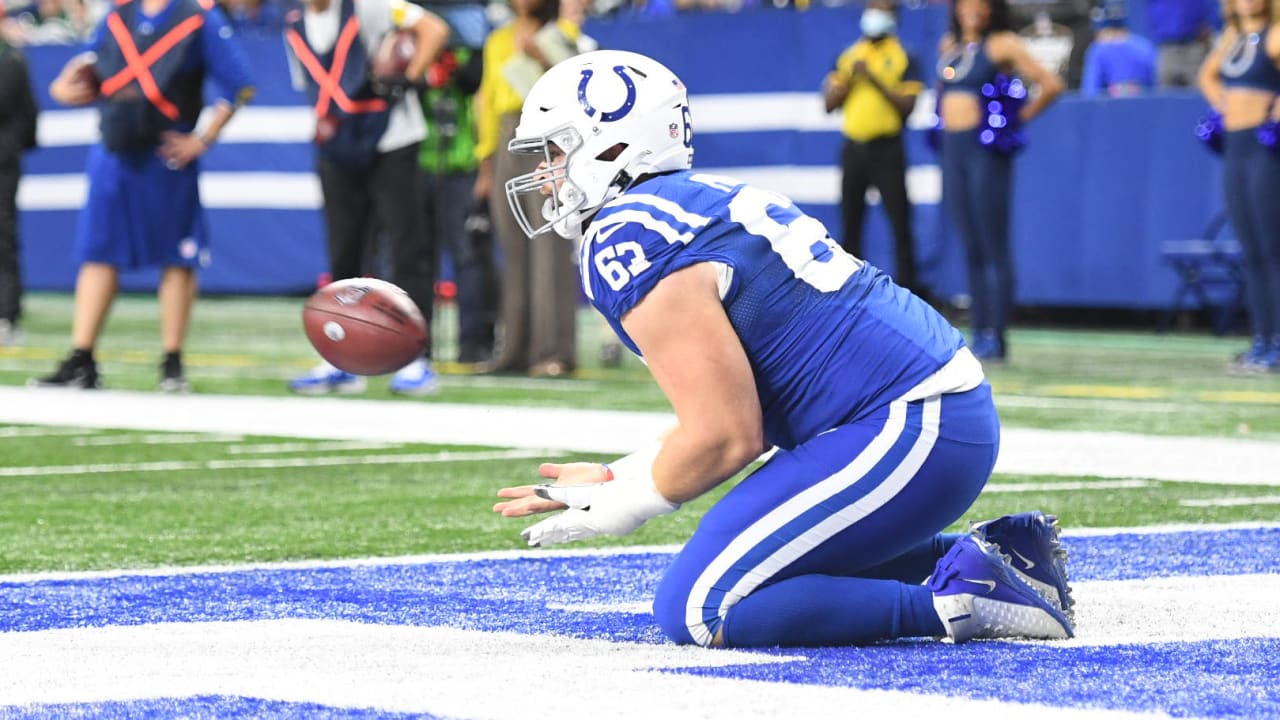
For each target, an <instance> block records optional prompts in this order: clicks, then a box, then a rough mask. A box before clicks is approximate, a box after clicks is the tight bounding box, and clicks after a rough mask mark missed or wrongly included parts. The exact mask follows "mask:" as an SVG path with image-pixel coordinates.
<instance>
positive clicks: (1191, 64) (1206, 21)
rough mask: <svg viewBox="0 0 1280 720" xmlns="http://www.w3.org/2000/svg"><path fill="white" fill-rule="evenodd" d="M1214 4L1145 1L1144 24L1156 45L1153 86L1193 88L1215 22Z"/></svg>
mask: <svg viewBox="0 0 1280 720" xmlns="http://www.w3.org/2000/svg"><path fill="white" fill-rule="evenodd" d="M1217 14H1218V10H1217V2H1215V0H1147V24H1148V26H1149V27H1150V32H1151V40H1152V42H1154V43H1155V44H1156V82H1157V83H1158V84H1159V86H1160V87H1162V88H1169V87H1192V86H1193V85H1195V84H1196V76H1197V73H1199V71H1200V65H1201V64H1202V63H1203V62H1204V59H1205V56H1207V55H1208V54H1209V39H1210V37H1211V36H1212V33H1213V23H1214V22H1215V20H1216V19H1217Z"/></svg>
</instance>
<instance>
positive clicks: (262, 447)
mask: <svg viewBox="0 0 1280 720" xmlns="http://www.w3.org/2000/svg"><path fill="white" fill-rule="evenodd" d="M398 447H401V444H400V443H387V442H375V441H372V440H336V441H334V442H309V443H308V442H293V443H258V444H256V445H228V446H227V454H228V455H270V454H273V453H295V452H334V451H337V450H384V449H387V448H398Z"/></svg>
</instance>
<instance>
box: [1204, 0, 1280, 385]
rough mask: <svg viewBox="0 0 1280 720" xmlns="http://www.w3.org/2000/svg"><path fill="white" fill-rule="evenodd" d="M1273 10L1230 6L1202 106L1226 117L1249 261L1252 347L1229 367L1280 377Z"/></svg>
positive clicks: (1228, 185) (1228, 169) (1279, 170)
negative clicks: (1264, 139) (1207, 105)
mask: <svg viewBox="0 0 1280 720" xmlns="http://www.w3.org/2000/svg"><path fill="white" fill-rule="evenodd" d="M1273 7H1274V6H1273V5H1272V4H1271V2H1270V0H1230V2H1229V4H1228V5H1227V18H1226V21H1227V22H1226V28H1225V31H1224V32H1223V34H1222V39H1221V41H1220V42H1219V43H1218V46H1217V47H1216V48H1214V50H1213V52H1212V53H1211V54H1210V55H1209V58H1208V60H1207V61H1206V62H1205V64H1204V68H1203V69H1202V70H1201V71H1200V90H1201V92H1203V93H1204V97H1205V100H1207V101H1208V102H1209V104H1210V105H1212V106H1213V108H1214V109H1215V110H1217V111H1218V112H1219V113H1221V114H1222V127H1223V130H1224V131H1225V133H1224V135H1225V136H1224V137H1223V147H1222V150H1223V152H1222V155H1223V157H1222V189H1223V195H1224V196H1225V200H1226V204H1227V216H1228V217H1229V218H1230V219H1231V227H1232V229H1233V230H1235V233H1236V237H1237V238H1239V240H1240V248H1241V250H1242V252H1243V254H1244V269H1245V303H1246V305H1247V306H1248V309H1249V322H1250V324H1251V325H1252V329H1253V344H1252V346H1251V347H1250V348H1249V350H1247V351H1246V352H1245V353H1244V354H1243V355H1240V356H1239V357H1237V358H1236V359H1235V361H1234V362H1233V363H1232V364H1231V365H1230V366H1229V369H1230V370H1231V371H1234V372H1240V373H1262V372H1268V371H1271V372H1280V203H1277V202H1276V198H1277V195H1280V153H1278V152H1277V148H1276V147H1275V142H1276V140H1277V139H1280V138H1278V137H1277V133H1278V132H1280V127H1277V125H1276V122H1277V120H1280V115H1278V113H1280V109H1277V108H1276V97H1277V96H1280V22H1278V21H1280V18H1277V17H1275V16H1274V15H1273V14H1272V12H1273V10H1272V9H1273ZM1260 131H1261V132H1260ZM1263 137H1269V138H1270V141H1271V144H1272V147H1267V146H1266V145H1264V144H1263V142H1261V140H1262V139H1263Z"/></svg>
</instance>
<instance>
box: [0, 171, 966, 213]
mask: <svg viewBox="0 0 1280 720" xmlns="http://www.w3.org/2000/svg"><path fill="white" fill-rule="evenodd" d="M699 170H700V171H702V172H706V173H708V174H717V175H725V176H728V177H732V178H734V179H737V180H740V181H742V182H745V183H750V184H751V185H755V186H757V187H760V188H762V189H765V190H772V191H774V192H780V193H784V194H786V195H787V196H788V197H790V198H791V199H792V200H794V201H796V202H799V203H807V204H812V205H835V204H838V203H839V202H840V168H838V167H834V166H832V167H827V166H819V165H777V166H744V167H720V168H699ZM907 195H908V196H909V197H910V198H911V201H912V202H913V203H915V204H917V205H936V204H938V203H939V202H941V201H942V170H941V169H940V168H939V167H938V166H937V165H912V166H911V167H909V168H907ZM88 196H89V181H88V179H87V178H86V177H85V175H83V174H81V173H64V174H47V175H46V174H28V175H26V176H24V177H23V178H22V183H21V184H20V185H19V186H18V209H19V210H25V211H28V212H32V211H39V210H78V209H79V208H81V207H82V206H83V205H84V203H85V200H86V199H87V198H88ZM867 199H868V201H869V202H870V203H871V204H873V205H875V204H878V203H879V202H880V199H879V195H876V194H874V193H872V194H868V196H867ZM200 201H201V203H202V204H203V205H204V207H205V208H208V209H211V210H226V209H253V208H259V209H262V208H265V209H276V210H318V209H320V208H321V207H322V206H323V196H322V195H321V192H320V180H319V178H318V177H317V176H316V175H315V173H312V172H228V171H205V172H202V173H201V174H200Z"/></svg>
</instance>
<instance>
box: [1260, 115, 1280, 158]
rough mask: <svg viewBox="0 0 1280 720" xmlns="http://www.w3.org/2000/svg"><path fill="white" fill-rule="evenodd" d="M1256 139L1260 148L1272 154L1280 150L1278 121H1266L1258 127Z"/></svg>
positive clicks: (1279, 126) (1279, 124) (1279, 123)
mask: <svg viewBox="0 0 1280 720" xmlns="http://www.w3.org/2000/svg"><path fill="white" fill-rule="evenodd" d="M1257 138H1258V142H1259V143H1260V144H1261V145H1262V147H1264V148H1266V149H1268V150H1271V151H1272V152H1275V151H1277V150H1280V121H1276V120H1268V121H1266V122H1264V123H1262V124H1261V125H1259V126H1258V130H1257Z"/></svg>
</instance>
